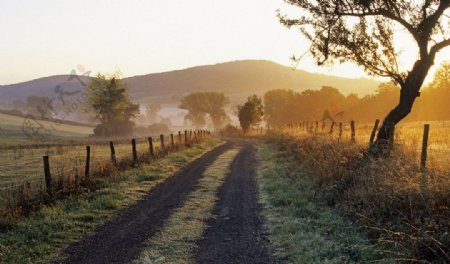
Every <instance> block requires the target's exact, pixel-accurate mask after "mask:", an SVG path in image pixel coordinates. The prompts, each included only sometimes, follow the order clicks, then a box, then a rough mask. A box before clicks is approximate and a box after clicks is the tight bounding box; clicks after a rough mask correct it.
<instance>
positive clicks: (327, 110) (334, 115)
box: [30, 62, 450, 136]
mask: <svg viewBox="0 0 450 264" xmlns="http://www.w3.org/2000/svg"><path fill="white" fill-rule="evenodd" d="M126 90H127V86H126V85H125V84H124V83H122V82H121V81H120V78H118V76H117V75H112V76H105V75H102V74H99V75H97V77H96V78H93V79H92V80H91V82H90V83H89V85H88V87H87V92H88V96H89V101H88V102H89V105H90V107H91V108H92V109H93V110H94V112H95V113H96V118H97V120H98V121H99V122H100V124H99V125H98V126H97V127H96V128H95V130H94V132H95V134H96V135H101V136H113V135H126V134H130V133H131V132H132V131H133V128H134V123H133V122H132V121H131V120H132V119H133V118H135V117H136V116H137V115H138V114H139V106H138V105H137V104H133V103H132V102H131V101H130V99H129V97H128V95H127V93H126ZM400 96H401V88H400V87H399V86H397V85H395V84H394V83H384V84H381V85H380V86H379V89H378V91H377V93H376V94H374V95H370V96H365V97H363V98H360V97H358V96H357V95H356V94H350V95H347V96H344V95H343V94H341V93H340V92H339V90H338V89H336V88H333V87H327V86H325V87H322V89H320V90H306V91H303V92H294V91H291V90H272V91H269V92H267V93H266V94H265V95H264V106H263V103H262V99H261V98H259V97H258V96H256V95H252V96H250V97H249V98H248V99H247V101H246V102H245V103H244V104H243V105H240V106H238V108H237V115H238V118H239V122H240V124H241V127H242V128H243V130H244V132H245V131H247V130H248V129H249V128H251V127H252V126H254V125H257V124H259V123H260V122H261V121H262V120H263V119H264V120H265V121H266V123H267V125H268V126H269V127H277V126H280V125H283V124H286V123H293V122H299V121H303V120H327V119H329V120H332V121H338V120H339V121H343V120H350V119H354V120H358V121H368V122H371V121H373V120H374V119H380V118H381V117H383V116H384V115H385V114H386V113H388V112H389V110H390V109H391V108H392V107H394V106H395V105H396V103H397V98H399V97H400ZM449 97H450V62H447V63H444V64H443V65H442V66H441V67H440V68H439V70H438V71H437V73H436V75H435V78H434V80H433V82H432V83H431V84H429V85H428V89H425V90H424V91H423V93H422V96H421V97H420V98H419V99H418V100H417V105H416V107H415V108H414V109H413V111H412V113H411V114H410V115H409V117H408V119H409V120H448V119H450V109H449V108H450V105H449V104H448V103H447V100H446V98H449ZM31 99H33V98H31ZM37 99H39V98H37ZM37 99H36V100H37ZM30 101H32V100H30ZM229 102H230V101H229V98H228V97H226V96H225V95H224V94H223V93H217V92H195V93H192V94H190V95H188V96H186V97H184V98H183V99H182V101H181V103H180V105H179V107H180V108H182V109H185V110H187V111H188V113H187V115H186V117H185V118H186V120H187V121H189V122H191V124H193V125H195V126H197V127H203V126H205V125H207V124H208V121H209V123H211V124H212V125H213V127H214V128H215V129H217V130H218V129H221V128H222V127H223V126H224V125H225V124H227V123H230V122H231V119H230V118H229V116H228V115H227V114H226V111H225V107H226V106H227V105H228V104H229ZM165 129H168V128H165Z"/></svg>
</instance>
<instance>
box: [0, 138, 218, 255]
mask: <svg viewBox="0 0 450 264" xmlns="http://www.w3.org/2000/svg"><path fill="white" fill-rule="evenodd" d="M220 143H221V142H220V140H218V139H208V140H206V141H204V142H202V143H200V144H197V145H195V146H194V147H192V148H188V149H184V150H182V151H180V152H175V153H170V154H169V155H168V156H167V157H165V158H163V159H160V160H157V161H155V162H152V163H150V164H147V165H143V166H142V167H140V168H136V169H132V170H128V171H125V172H122V173H120V174H119V175H118V176H117V177H119V178H120V181H116V182H112V183H106V182H105V186H104V188H102V189H100V190H98V191H95V192H93V193H85V194H82V195H79V196H76V197H69V198H67V199H64V200H61V201H57V202H55V203H54V204H53V205H51V206H45V207H43V208H42V209H41V210H39V211H38V212H36V213H33V214H32V215H31V216H29V217H27V218H23V217H4V218H2V219H0V263H49V262H50V261H52V260H55V259H60V258H61V257H62V256H61V252H62V250H63V249H64V248H65V247H67V246H68V245H69V244H70V243H71V242H73V241H76V240H77V239H79V238H80V237H81V236H82V235H83V234H85V233H86V232H88V231H90V230H92V229H93V228H94V227H95V226H97V225H99V224H101V223H104V222H105V221H106V220H107V219H109V218H111V217H112V216H114V214H115V213H117V211H118V210H119V209H122V208H124V207H126V206H129V205H130V204H132V203H134V202H136V201H137V200H139V199H140V198H142V197H143V196H144V195H145V194H146V193H147V192H148V191H149V190H151V188H153V187H154V186H155V185H156V184H157V183H159V182H161V181H164V179H166V178H167V177H170V176H171V175H172V174H174V173H175V172H176V171H177V170H179V169H181V168H182V167H183V166H185V165H186V164H188V163H189V162H190V161H192V160H194V159H195V158H197V157H199V156H200V155H202V154H203V153H204V152H206V151H208V150H210V149H212V148H213V147H215V146H217V145H218V144H220Z"/></svg>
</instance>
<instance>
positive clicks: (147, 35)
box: [0, 0, 450, 84]
mask: <svg viewBox="0 0 450 264" xmlns="http://www.w3.org/2000/svg"><path fill="white" fill-rule="evenodd" d="M277 9H281V10H282V11H286V12H292V10H291V9H290V8H289V7H288V6H287V5H286V4H285V3H284V2H283V1H282V0H227V1H217V0H189V1H187V0H147V1H138V0H128V1H125V0H123V1H115V0H95V1H92V0H91V1H87V0H77V1H62V0H41V1H35V0H26V1H25V0H2V1H1V2H0V10H1V13H0V25H2V26H1V27H0V36H1V43H0V84H9V83H16V82H20V81H26V80H30V79H34V78H39V77H44V76H48V75H55V74H70V72H71V70H72V69H74V68H75V67H76V65H83V66H84V67H85V68H86V69H89V70H91V71H93V72H98V71H101V72H111V71H114V70H116V69H120V70H121V72H122V73H123V75H124V76H133V75H139V74H147V73H152V72H162V71H168V70H175V69H182V68H186V67H190V66H196V65H203V64H215V63H218V62H225V61H233V60H242V59H267V60H273V61H275V62H278V63H281V64H284V65H290V64H291V61H290V60H289V57H290V56H292V55H293V54H296V55H299V54H301V53H303V52H304V51H305V50H306V49H307V47H308V44H307V42H306V41H304V39H303V38H302V36H301V35H300V34H299V33H298V32H296V31H295V30H288V29H286V28H284V27H283V26H282V25H280V24H279V22H278V20H277V18H276V10H277ZM295 11H297V9H294V12H295ZM400 42H402V43H404V44H405V46H407V45H408V43H409V41H408V40H407V39H401V40H400ZM414 56H415V55H414V53H410V52H407V54H406V56H405V58H409V59H414ZM444 59H450V50H449V48H447V49H446V50H444V51H443V52H441V53H440V54H439V56H438V60H437V64H438V63H440V62H441V61H442V60H444ZM298 67H299V68H300V69H304V70H308V71H313V72H321V73H326V74H334V75H340V76H348V77H363V76H365V74H364V73H363V72H362V71H361V70H360V69H358V68H357V67H356V66H353V65H344V66H337V67H334V68H319V67H317V66H315V65H314V63H313V62H312V60H311V59H309V58H306V59H305V60H303V61H302V62H301V63H300V65H299V66H298Z"/></svg>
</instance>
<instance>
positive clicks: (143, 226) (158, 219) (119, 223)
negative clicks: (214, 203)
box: [60, 142, 234, 264]
mask: <svg viewBox="0 0 450 264" xmlns="http://www.w3.org/2000/svg"><path fill="white" fill-rule="evenodd" d="M233 145H234V143H231V142H228V143H225V144H223V145H221V146H219V147H217V148H215V149H213V150H212V151H210V152H208V153H206V154H205V155H204V156H202V157H200V158H198V159H197V160H194V161H193V162H192V163H190V164H189V165H187V166H186V167H185V168H184V169H182V170H181V171H180V172H178V173H176V174H175V175H173V176H172V177H170V178H168V179H167V180H166V181H164V182H162V183H160V184H158V185H157V186H156V187H155V188H153V189H152V190H151V191H150V193H149V194H148V195H147V196H146V197H145V198H143V200H141V201H139V202H138V203H137V204H135V205H133V206H131V207H129V208H127V209H124V210H123V211H122V212H121V213H119V214H118V216H117V217H114V218H113V219H111V220H110V221H108V222H106V223H105V224H104V225H102V226H100V227H98V228H97V229H96V230H94V232H93V233H92V234H90V235H88V236H85V237H84V238H82V239H81V240H80V241H78V242H76V243H74V244H72V245H71V246H69V248H68V249H67V250H66V253H67V255H68V257H67V259H65V260H64V261H62V262H60V263H71V264H72V263H73V264H75V263H80V264H81V263H83V264H88V263H96V264H97V263H98V264H101V263H129V262H130V261H132V260H133V259H135V258H136V257H137V256H138V254H139V252H140V251H141V249H142V247H143V242H144V241H145V240H146V239H148V238H149V237H151V236H153V235H154V234H155V233H156V232H157V231H158V230H160V229H161V227H162V226H163V224H164V221H165V220H166V219H167V218H168V217H169V216H170V214H171V212H172V211H173V210H174V209H176V208H179V207H180V206H181V205H182V203H183V201H184V200H185V199H186V197H187V196H188V195H189V194H190V193H191V192H193V191H194V190H195V189H196V187H197V184H198V180H199V179H200V178H201V177H202V175H203V173H204V172H205V171H206V169H207V168H208V167H209V165H211V164H212V163H213V162H214V161H215V160H216V158H217V157H218V156H219V155H221V154H222V153H224V152H225V151H226V150H228V149H230V148H231V147H232V146H233Z"/></svg>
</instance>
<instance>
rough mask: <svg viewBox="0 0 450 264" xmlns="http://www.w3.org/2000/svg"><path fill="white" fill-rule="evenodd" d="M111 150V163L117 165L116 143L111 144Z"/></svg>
mask: <svg viewBox="0 0 450 264" xmlns="http://www.w3.org/2000/svg"><path fill="white" fill-rule="evenodd" d="M109 148H110V149H111V162H112V164H114V165H116V163H117V160H116V149H115V148H114V142H112V141H110V142H109Z"/></svg>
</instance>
